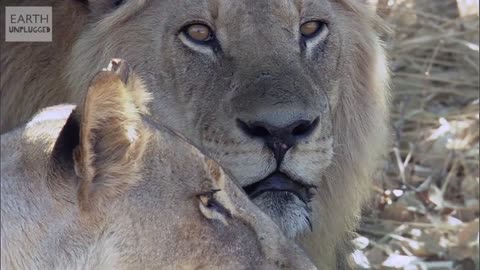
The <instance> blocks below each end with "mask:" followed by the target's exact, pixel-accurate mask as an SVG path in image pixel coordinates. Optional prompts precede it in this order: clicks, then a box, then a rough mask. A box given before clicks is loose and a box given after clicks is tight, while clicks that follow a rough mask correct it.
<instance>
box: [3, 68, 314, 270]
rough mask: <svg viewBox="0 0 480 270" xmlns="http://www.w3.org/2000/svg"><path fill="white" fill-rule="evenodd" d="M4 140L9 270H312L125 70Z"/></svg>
mask: <svg viewBox="0 0 480 270" xmlns="http://www.w3.org/2000/svg"><path fill="white" fill-rule="evenodd" d="M112 67H113V71H114V72H115V73H114V72H113V71H104V72H101V73H99V74H98V75H97V76H96V77H95V78H94V80H93V82H92V84H91V86H90V87H89V90H88V93H87V96H86V100H85V103H84V106H83V108H82V109H81V110H78V111H77V110H76V109H75V110H74V111H73V112H72V109H73V106H56V107H51V108H48V109H45V110H43V111H42V112H40V113H39V114H38V115H37V116H35V117H34V118H33V120H32V121H30V122H29V123H28V124H27V125H26V127H22V128H20V129H16V130H15V131H12V132H10V133H7V134H5V135H2V137H1V143H2V144H1V146H2V151H1V166H2V167H1V169H2V170H1V195H2V196H1V220H2V222H1V235H2V239H1V243H2V244H1V267H2V269H62V270H63V269H315V267H314V266H313V264H311V262H310V261H309V260H308V258H307V257H306V255H304V253H303V252H302V251H301V250H300V249H299V248H298V247H297V246H295V245H294V244H293V243H292V241H288V240H286V238H285V237H283V236H282V233H281V232H280V229H279V228H278V227H277V226H276V225H275V224H274V223H273V221H271V220H270V219H269V218H268V217H267V216H266V215H265V214H264V213H262V212H261V211H260V210H259V209H258V208H257V207H256V206H255V205H254V204H253V203H252V202H251V201H250V200H249V198H248V196H247V195H246V194H244V192H243V191H242V190H241V188H239V187H238V186H237V185H236V184H235V183H234V182H232V180H231V179H230V178H229V177H228V175H226V174H224V172H223V171H222V169H221V168H220V167H219V166H218V165H217V164H216V163H215V162H214V161H212V160H210V159H208V158H206V157H205V156H204V155H202V154H201V153H200V152H199V151H198V150H197V149H196V148H195V147H193V146H192V145H190V144H188V143H186V141H185V140H183V139H182V138H181V137H179V136H177V135H176V134H175V133H173V132H171V131H169V130H168V129H165V128H163V127H162V126H159V125H158V124H156V123H155V122H152V121H147V122H145V120H144V119H143V118H144V117H145V113H146V108H145V105H146V104H145V102H146V101H147V100H148V99H149V96H148V94H147V93H146V92H145V91H144V90H143V86H142V83H141V82H140V81H138V79H137V78H136V77H135V75H134V74H130V75H129V73H130V72H129V71H128V68H127V66H126V65H125V63H124V62H113V65H112Z"/></svg>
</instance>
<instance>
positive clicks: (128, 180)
mask: <svg viewBox="0 0 480 270" xmlns="http://www.w3.org/2000/svg"><path fill="white" fill-rule="evenodd" d="M148 101H149V95H148V93H147V92H146V91H145V90H144V87H143V85H142V84H141V82H140V81H139V79H138V78H137V77H136V76H135V75H134V74H133V73H132V72H131V70H130V67H129V66H128V64H127V63H126V62H125V61H122V60H112V62H111V63H110V65H109V68H108V69H107V70H104V71H101V72H99V73H98V74H97V75H96V76H95V78H94V79H93V80H92V82H91V83H90V86H89V89H88V91H87V94H86V97H85V101H84V104H83V106H82V107H80V115H81V116H80V119H81V123H80V144H79V145H78V146H77V148H76V149H75V151H74V164H75V173H76V174H77V176H78V177H79V178H80V182H79V190H78V196H79V202H80V206H81V207H82V208H84V209H86V208H89V207H90V206H91V205H92V204H98V203H99V202H100V201H101V200H103V199H106V198H111V197H112V196H115V195H117V194H119V193H121V192H122V191H124V190H125V189H126V188H128V187H129V186H130V185H131V184H134V183H135V181H136V180H137V178H138V170H139V163H140V162H138V161H139V159H140V158H141V156H142V153H143V150H144V148H145V144H146V143H147V141H148V134H149V133H148V130H147V129H146V128H144V126H143V124H142V114H145V113H147V112H146V103H147V102H148Z"/></svg>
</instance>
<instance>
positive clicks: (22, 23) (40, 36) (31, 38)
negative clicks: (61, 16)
mask: <svg viewBox="0 0 480 270" xmlns="http://www.w3.org/2000/svg"><path fill="white" fill-rule="evenodd" d="M52 19H53V18H52V7H13V6H12V7H5V20H6V21H5V41H7V42H51V41H52Z"/></svg>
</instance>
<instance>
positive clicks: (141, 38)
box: [77, 0, 373, 236]
mask: <svg viewBox="0 0 480 270" xmlns="http://www.w3.org/2000/svg"><path fill="white" fill-rule="evenodd" d="M346 2H348V1H346ZM135 7H136V9H135ZM128 12H130V15H131V16H127V14H128ZM354 14H355V12H353V11H352V10H349V6H348V5H347V4H345V3H344V1H330V0H303V1H293V0H276V1H257V0H247V1H234V0H222V1H209V0H201V1H195V3H193V2H192V1H186V0H175V1H145V2H144V3H143V5H140V4H136V3H133V1H128V0H126V1H124V3H122V4H121V5H120V6H119V7H115V8H112V11H111V12H110V13H108V14H107V15H103V16H104V17H103V21H100V23H99V24H98V25H97V29H95V30H93V31H92V32H91V33H96V34H95V35H92V36H91V38H97V39H98V40H99V42H100V44H103V45H105V46H104V47H105V48H106V49H105V51H104V53H103V55H102V54H96V55H92V57H91V58H92V59H94V58H96V59H100V58H101V57H98V56H100V55H102V57H108V58H109V57H115V56H116V55H118V56H121V57H123V58H125V59H127V60H128V61H130V62H131V63H132V65H133V66H135V68H136V69H137V70H138V73H139V75H140V76H141V77H142V78H143V79H144V80H145V83H146V85H147V87H148V89H149V90H150V91H152V92H153V95H154V100H155V102H153V104H152V105H151V106H152V108H151V111H152V115H154V116H155V117H156V118H157V119H159V120H160V121H162V122H163V123H166V124H168V125H170V126H171V127H173V128H174V129H176V130H178V131H180V132H181V133H182V134H185V135H186V136H187V137H188V138H189V139H191V140H192V141H194V142H195V143H196V144H197V145H198V146H200V147H201V148H202V149H203V150H204V151H205V152H206V153H208V154H209V155H210V156H212V157H214V158H215V159H216V160H218V161H219V162H220V164H221V165H222V166H223V167H224V168H225V169H226V170H228V171H229V172H230V173H231V174H232V175H233V176H234V177H235V178H236V180H237V181H238V183H240V185H241V186H242V187H243V188H244V190H245V191H246V192H247V193H248V194H249V195H250V197H251V198H252V199H253V201H254V202H255V203H256V204H257V205H258V206H260V208H261V209H263V210H264V211H265V212H266V213H268V214H269V215H270V216H271V217H272V218H273V219H274V220H275V221H276V222H277V224H279V225H280V227H281V228H282V229H283V231H284V232H285V233H286V234H287V235H288V236H295V235H296V234H297V233H298V232H301V231H303V230H304V229H305V228H308V225H309V223H310V221H309V215H310V212H311V207H310V206H309V201H310V199H311V197H312V193H314V192H315V188H314V187H316V186H319V185H320V183H321V179H322V176H323V175H324V174H325V171H326V169H327V168H328V167H329V166H330V165H331V164H332V160H334V158H335V153H336V151H335V147H336V145H337V144H338V143H339V142H338V140H339V139H338V138H339V136H341V135H338V134H337V135H335V113H336V111H337V106H338V103H339V102H338V101H339V99H341V97H342V95H349V94H350V93H348V92H346V89H351V88H352V87H354V86H353V85H354V84H355V83H354V82H353V81H352V80H353V79H352V77H355V76H356V75H354V74H352V70H353V71H355V70H356V69H357V66H359V65H360V64H363V62H362V61H363V60H364V59H363V60H362V57H364V56H362V55H357V53H358V52H359V50H358V48H357V47H358V43H360V41H359V40H361V39H362V38H367V39H368V37H362V36H361V35H360V34H359V33H361V31H360V30H358V29H359V27H364V23H365V22H362V23H363V25H362V26H359V25H357V23H356V22H355V20H352V19H351V17H352V16H354ZM108 20H110V23H113V24H114V25H115V28H111V29H108V35H105V36H102V38H101V39H100V38H99V37H100V35H98V33H99V32H101V30H99V29H100V28H102V30H103V32H105V33H106V32H107V25H109V23H107V21H108ZM126 22H128V23H126ZM358 24H360V23H358ZM152 25H156V26H159V27H152ZM85 35H86V36H88V35H90V34H89V33H87V34H85ZM84 40H88V39H87V38H85V39H84ZM90 40H91V39H90ZM112 44H114V46H113V45H112ZM80 47H88V46H85V44H82V45H81V46H78V48H80ZM84 52H85V51H84ZM81 54H82V52H81V51H79V52H77V55H78V56H79V55H81ZM365 57H366V58H368V57H369V56H365ZM92 61H99V60H92ZM99 65H101V63H100V64H99ZM367 68H368V67H367ZM372 68H373V67H372ZM358 69H360V67H358ZM356 79H358V78H356ZM365 81H367V79H365ZM364 84H365V85H366V84H368V83H367V82H365V83H364ZM357 94H358V93H357ZM346 106H349V105H348V104H346ZM351 106H357V105H356V104H351ZM347 117H348V116H347ZM342 124H343V123H342Z"/></svg>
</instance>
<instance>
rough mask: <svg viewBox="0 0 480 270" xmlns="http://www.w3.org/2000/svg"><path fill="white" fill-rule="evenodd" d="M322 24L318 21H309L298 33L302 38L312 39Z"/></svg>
mask: <svg viewBox="0 0 480 270" xmlns="http://www.w3.org/2000/svg"><path fill="white" fill-rule="evenodd" d="M322 26H323V23H322V22H320V21H309V22H306V23H304V24H302V25H301V26H300V32H301V33H302V35H303V36H304V37H312V36H313V35H315V34H317V33H318V32H319V30H320V29H321V28H322Z"/></svg>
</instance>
